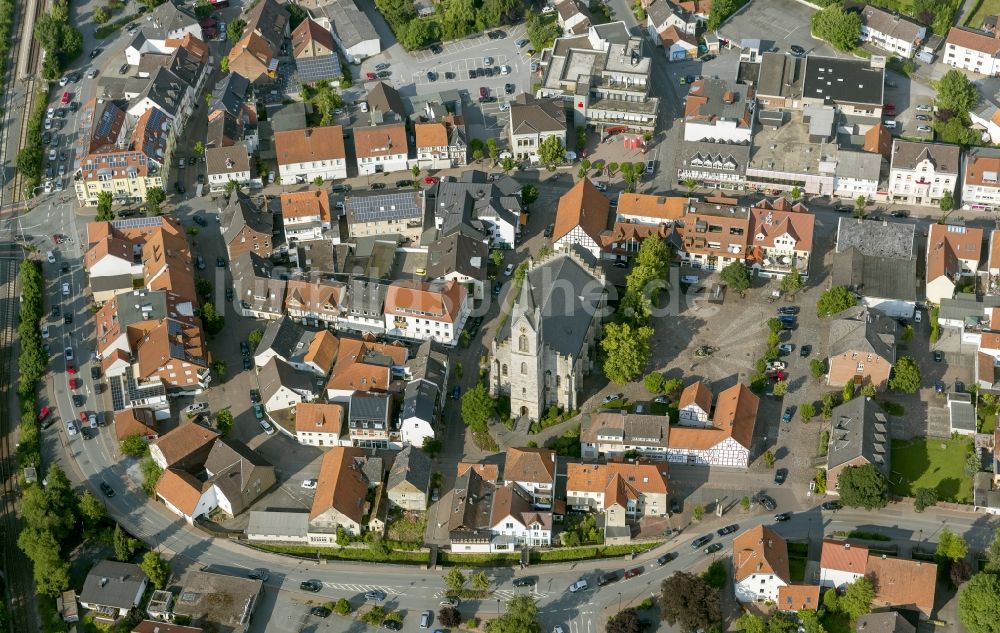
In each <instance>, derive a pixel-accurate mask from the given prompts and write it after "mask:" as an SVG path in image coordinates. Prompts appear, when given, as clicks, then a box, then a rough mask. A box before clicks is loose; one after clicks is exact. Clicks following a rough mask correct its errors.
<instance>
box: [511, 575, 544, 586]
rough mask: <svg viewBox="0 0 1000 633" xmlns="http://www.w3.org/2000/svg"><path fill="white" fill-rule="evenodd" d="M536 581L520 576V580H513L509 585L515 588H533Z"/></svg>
mask: <svg viewBox="0 0 1000 633" xmlns="http://www.w3.org/2000/svg"><path fill="white" fill-rule="evenodd" d="M536 582H538V580H537V579H536V578H535V577H534V576H521V577H520V578H515V579H514V580H513V582H511V583H510V584H512V585H514V586H515V587H534V586H535V583H536Z"/></svg>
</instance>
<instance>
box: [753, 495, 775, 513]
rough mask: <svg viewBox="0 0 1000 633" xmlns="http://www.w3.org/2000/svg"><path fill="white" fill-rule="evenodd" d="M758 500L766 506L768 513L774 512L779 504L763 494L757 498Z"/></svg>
mask: <svg viewBox="0 0 1000 633" xmlns="http://www.w3.org/2000/svg"><path fill="white" fill-rule="evenodd" d="M757 500H758V501H760V504H761V505H762V506H764V508H765V509H767V511H768V512H774V510H775V509H776V508H777V507H778V504H777V503H775V502H774V499H772V498H771V497H770V496H768V495H765V494H761V495H760V496H759V497H757Z"/></svg>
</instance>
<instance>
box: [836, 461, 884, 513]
mask: <svg viewBox="0 0 1000 633" xmlns="http://www.w3.org/2000/svg"><path fill="white" fill-rule="evenodd" d="M837 484H838V487H839V491H840V499H841V501H843V502H844V505H845V506H851V507H854V508H864V509H866V510H875V509H877V508H884V507H885V504H886V502H887V501H888V499H889V482H888V481H886V478H885V475H883V474H882V472H881V471H880V470H879V469H877V468H875V465H874V464H865V465H864V466H848V467H847V468H845V469H844V470H842V471H841V472H840V476H839V477H838V478H837Z"/></svg>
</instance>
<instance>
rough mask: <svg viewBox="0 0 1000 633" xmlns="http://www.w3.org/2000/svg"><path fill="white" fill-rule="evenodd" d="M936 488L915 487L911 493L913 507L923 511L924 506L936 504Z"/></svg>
mask: <svg viewBox="0 0 1000 633" xmlns="http://www.w3.org/2000/svg"><path fill="white" fill-rule="evenodd" d="M937 501H938V497H937V490H935V489H933V488H917V490H916V492H915V493H914V495H913V509H914V510H916V511H917V512H923V511H924V510H925V509H926V508H929V507H931V506H932V505H935V504H937Z"/></svg>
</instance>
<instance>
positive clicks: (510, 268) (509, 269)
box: [503, 264, 514, 277]
mask: <svg viewBox="0 0 1000 633" xmlns="http://www.w3.org/2000/svg"><path fill="white" fill-rule="evenodd" d="M513 272H514V264H507V267H506V268H504V269H503V274H504V276H505V277H510V276H511V274H512V273H513Z"/></svg>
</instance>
